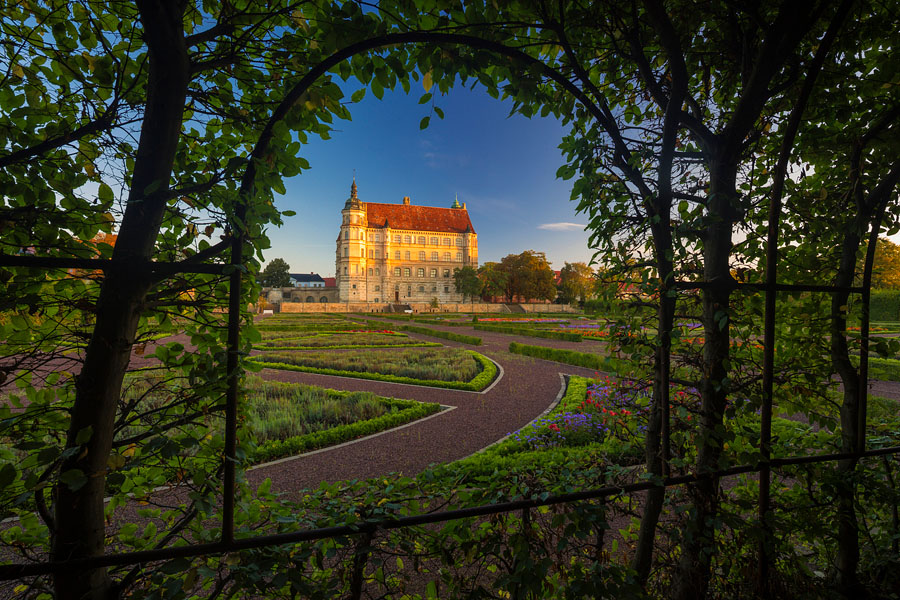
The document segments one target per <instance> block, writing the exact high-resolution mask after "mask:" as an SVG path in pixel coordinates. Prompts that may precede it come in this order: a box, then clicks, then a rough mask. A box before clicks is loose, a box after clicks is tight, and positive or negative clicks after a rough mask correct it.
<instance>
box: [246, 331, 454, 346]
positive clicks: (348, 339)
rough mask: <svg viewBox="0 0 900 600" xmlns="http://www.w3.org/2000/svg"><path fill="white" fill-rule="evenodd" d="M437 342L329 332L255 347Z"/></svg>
mask: <svg viewBox="0 0 900 600" xmlns="http://www.w3.org/2000/svg"><path fill="white" fill-rule="evenodd" d="M439 345H440V344H438V343H436V342H422V341H420V340H414V339H410V338H409V337H407V336H405V335H403V334H402V333H391V332H387V331H371V332H358V331H346V332H339V333H337V332H334V333H332V332H329V333H317V334H314V335H308V336H305V337H301V338H276V339H270V340H268V341H265V342H259V343H257V344H256V345H255V346H254V347H255V348H257V349H259V350H290V349H296V350H302V349H304V348H331V349H338V348H369V347H371V348H382V347H391V348H401V347H403V346H439Z"/></svg>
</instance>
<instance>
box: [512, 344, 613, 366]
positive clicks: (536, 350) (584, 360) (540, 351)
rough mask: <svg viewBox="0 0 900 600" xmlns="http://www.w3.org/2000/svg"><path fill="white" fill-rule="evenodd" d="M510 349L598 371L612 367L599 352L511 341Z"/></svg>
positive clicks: (515, 352)
mask: <svg viewBox="0 0 900 600" xmlns="http://www.w3.org/2000/svg"><path fill="white" fill-rule="evenodd" d="M509 351H510V352H512V353H513V354H523V355H525V356H533V357H534V358H543V359H546V360H555V361H556V362H561V363H566V364H567V365H575V366H576V367H586V368H588V369H596V370H598V371H600V370H604V369H608V368H609V367H610V364H609V361H608V360H606V359H604V358H603V357H601V356H599V355H597V354H588V353H587V352H576V351H575V350H561V349H559V348H547V347H546V346H529V345H528V344H519V343H518V342H510V344H509Z"/></svg>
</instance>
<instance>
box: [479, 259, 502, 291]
mask: <svg viewBox="0 0 900 600" xmlns="http://www.w3.org/2000/svg"><path fill="white" fill-rule="evenodd" d="M508 279H509V276H508V274H507V273H506V272H505V271H504V270H503V269H502V268H501V267H500V263H495V262H486V263H484V264H483V265H481V266H480V267H478V280H479V281H480V282H481V295H482V296H483V297H486V298H493V297H495V296H503V295H504V294H506V284H507V281H508Z"/></svg>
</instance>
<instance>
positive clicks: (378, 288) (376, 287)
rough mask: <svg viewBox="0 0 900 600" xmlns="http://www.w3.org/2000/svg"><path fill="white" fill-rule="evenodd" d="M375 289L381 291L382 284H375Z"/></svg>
mask: <svg viewBox="0 0 900 600" xmlns="http://www.w3.org/2000/svg"><path fill="white" fill-rule="evenodd" d="M375 291H376V292H380V291H381V286H380V285H376V286H375ZM375 302H378V300H376V301H375Z"/></svg>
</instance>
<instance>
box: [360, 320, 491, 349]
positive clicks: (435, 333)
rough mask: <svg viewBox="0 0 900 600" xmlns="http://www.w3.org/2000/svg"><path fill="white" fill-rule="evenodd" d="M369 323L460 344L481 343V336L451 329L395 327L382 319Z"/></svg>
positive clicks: (410, 326) (413, 326)
mask: <svg viewBox="0 0 900 600" xmlns="http://www.w3.org/2000/svg"><path fill="white" fill-rule="evenodd" d="M368 323H369V325H371V326H372V327H384V328H385V329H388V328H391V327H393V328H395V329H399V330H400V331H408V332H410V333H419V334H421V335H430V336H432V337H437V338H441V339H444V340H450V341H452V342H460V343H462V344H471V345H473V346H480V345H481V338H480V337H475V336H471V335H463V334H461V333H453V332H452V331H441V330H439V329H429V328H427V327H416V326H415V325H401V326H400V327H397V326H396V325H394V324H392V323H385V322H384V321H369V322H368Z"/></svg>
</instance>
